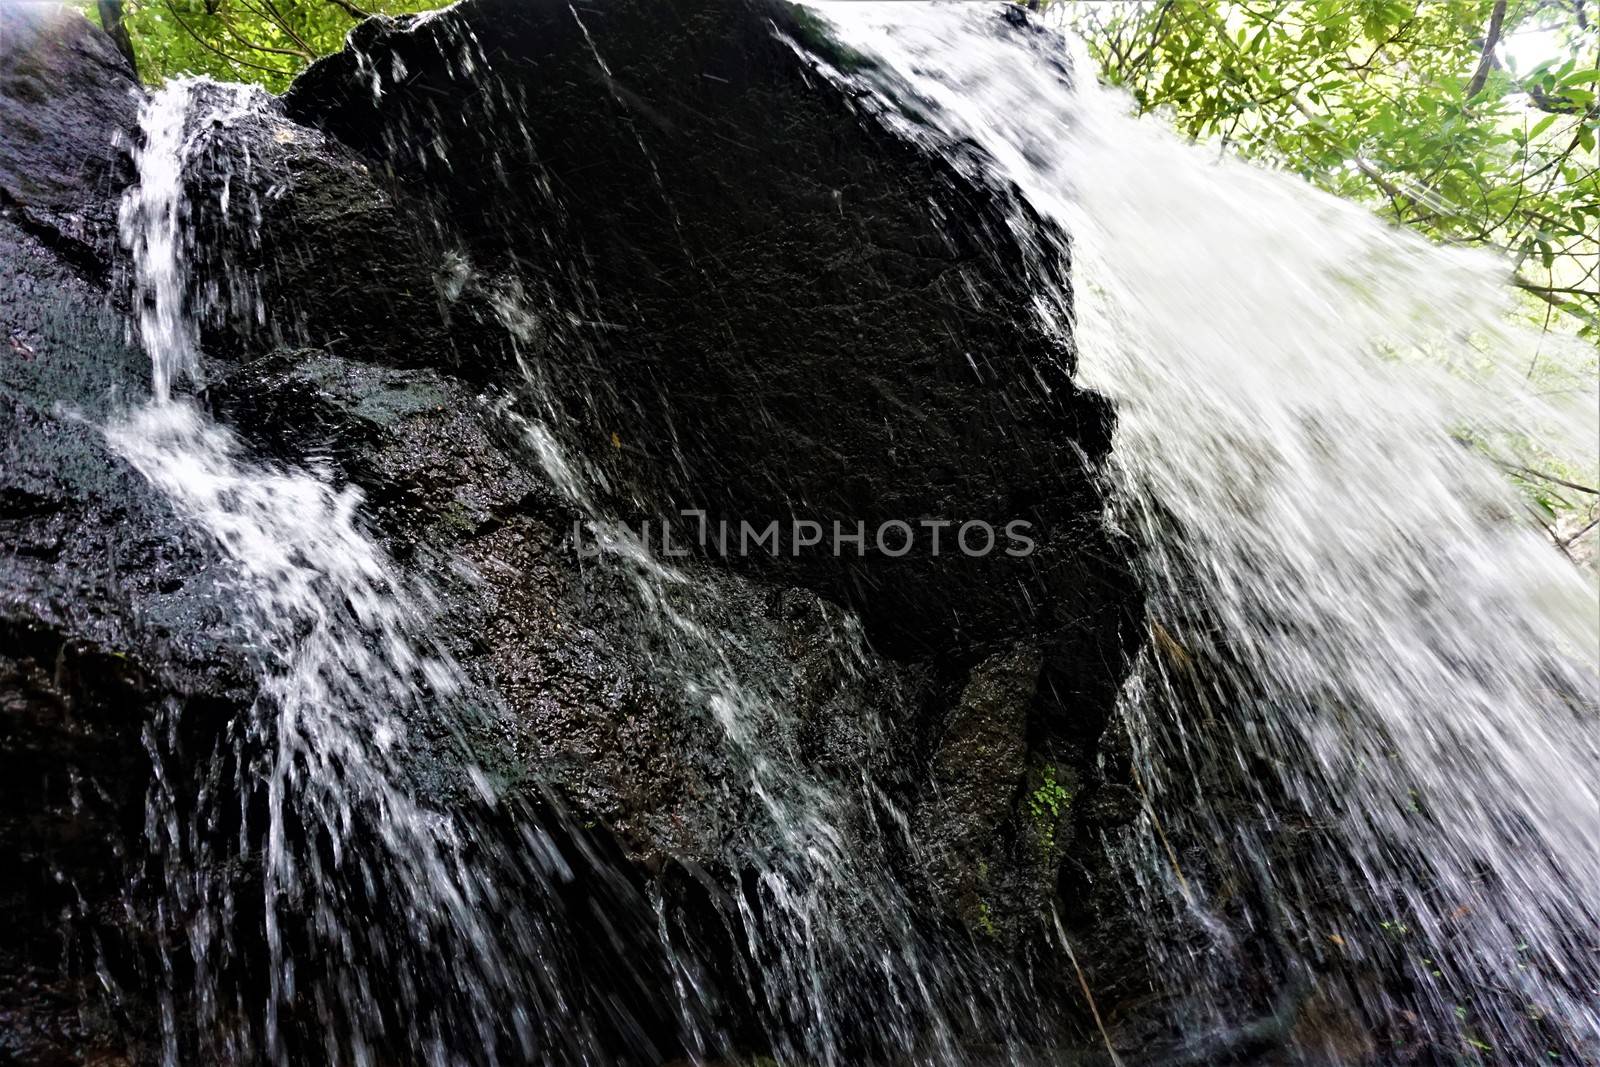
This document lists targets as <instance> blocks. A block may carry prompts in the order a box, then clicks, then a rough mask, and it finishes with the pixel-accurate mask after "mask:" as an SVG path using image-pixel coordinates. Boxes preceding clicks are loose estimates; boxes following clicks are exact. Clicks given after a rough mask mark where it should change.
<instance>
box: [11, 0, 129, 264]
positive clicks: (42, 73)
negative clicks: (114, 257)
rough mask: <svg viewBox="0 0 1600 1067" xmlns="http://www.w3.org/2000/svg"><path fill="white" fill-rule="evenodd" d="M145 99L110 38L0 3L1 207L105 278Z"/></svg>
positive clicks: (57, 10)
mask: <svg viewBox="0 0 1600 1067" xmlns="http://www.w3.org/2000/svg"><path fill="white" fill-rule="evenodd" d="M142 97H143V94H142V93H141V92H140V90H139V86H138V82H137V81H136V80H135V78H134V75H133V68H132V67H130V66H129V65H128V62H127V60H126V59H124V58H123V57H122V55H121V53H119V52H118V51H117V48H116V46H115V45H113V44H112V43H111V41H110V39H109V38H107V37H106V36H105V34H103V33H101V32H99V31H98V30H97V29H95V28H94V27H93V26H91V25H90V24H89V22H88V20H86V19H85V18H84V17H83V16H82V15H81V14H79V13H78V12H76V11H73V10H71V9H70V8H67V7H66V6H64V5H62V4H57V3H39V2H31V0H23V2H20V3H7V4H0V205H3V206H6V207H8V208H9V209H10V212H11V215H12V217H13V219H14V220H15V221H17V222H18V223H19V224H20V225H22V226H23V227H25V228H26V229H28V230H29V231H30V232H32V233H33V234H34V235H35V236H37V237H39V238H41V239H42V240H45V241H46V242H48V243H49V244H50V245H51V247H52V248H54V249H55V250H56V251H57V252H59V253H61V254H62V255H63V256H65V257H66V258H68V259H69V260H70V261H71V262H72V263H73V264H74V265H76V266H78V267H79V268H80V269H86V270H89V271H91V272H103V271H105V270H106V269H108V267H109V266H110V262H111V259H110V254H111V251H112V249H113V248H114V247H115V244H116V233H117V229H116V226H117V194H118V193H119V192H120V191H121V189H122V188H123V186H124V185H126V184H127V183H128V181H129V180H130V178H131V169H130V166H129V162H128V158H127V155H126V153H125V152H124V151H122V149H121V147H119V146H120V145H126V144H127V143H128V141H127V138H128V137H130V136H132V133H133V131H134V129H135V128H136V127H137V125H138V111H139V102H140V100H141V99H142Z"/></svg>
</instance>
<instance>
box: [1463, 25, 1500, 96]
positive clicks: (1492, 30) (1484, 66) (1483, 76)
mask: <svg viewBox="0 0 1600 1067" xmlns="http://www.w3.org/2000/svg"><path fill="white" fill-rule="evenodd" d="M1505 20H1506V0H1495V4H1494V10H1493V11H1491V12H1490V13H1489V32H1488V33H1486V34H1484V36H1483V55H1482V57H1481V58H1479V60H1478V69H1477V70H1475V71H1473V72H1472V80H1471V81H1469V82H1467V91H1466V94H1465V96H1466V99H1468V100H1471V99H1472V98H1473V97H1475V96H1477V95H1478V94H1479V93H1481V92H1483V86H1484V83H1485V82H1487V81H1488V80H1489V71H1490V70H1492V69H1493V68H1494V48H1495V45H1497V44H1499V43H1500V28H1501V26H1503V25H1504V24H1505Z"/></svg>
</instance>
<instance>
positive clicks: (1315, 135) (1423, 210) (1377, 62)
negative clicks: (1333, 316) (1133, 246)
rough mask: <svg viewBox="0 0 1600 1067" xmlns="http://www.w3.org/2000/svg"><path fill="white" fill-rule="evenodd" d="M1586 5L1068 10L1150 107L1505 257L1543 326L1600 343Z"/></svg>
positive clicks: (1399, 3) (1306, 1)
mask: <svg viewBox="0 0 1600 1067" xmlns="http://www.w3.org/2000/svg"><path fill="white" fill-rule="evenodd" d="M1586 2H1587V0H1510V2H1508V0H1158V2H1144V3H1082V4H1071V3H1061V4H1059V5H1057V10H1059V11H1062V12H1064V15H1065V18H1066V19H1067V21H1068V22H1069V23H1070V24H1071V25H1073V26H1074V27H1075V28H1076V29H1077V30H1078V32H1079V33H1080V34H1081V35H1082V36H1083V38H1084V40H1085V43H1086V44H1087V46H1088V48H1089V51H1090V53H1091V54H1092V55H1093V57H1094V58H1095V59H1096V60H1097V61H1098V62H1099V64H1100V66H1101V70H1102V72H1103V76H1104V77H1105V78H1106V79H1107V80H1108V81H1111V82H1113V83H1115V84H1117V85H1121V86H1123V87H1125V88H1126V89H1127V90H1128V91H1129V93H1130V94H1131V95H1132V97H1133V99H1134V101H1135V102H1136V104H1137V106H1138V107H1139V108H1140V109H1142V110H1145V111H1159V112H1162V113H1164V114H1166V115H1168V116H1169V117H1170V119H1171V120H1172V121H1173V122H1174V123H1175V124H1176V125H1177V127H1178V128H1179V129H1180V130H1182V131H1183V132H1185V133H1187V134H1189V135H1190V136H1192V137H1194V138H1196V139H1214V140H1216V141H1217V142H1218V143H1220V144H1221V145H1224V146H1226V147H1227V148H1229V149H1231V150H1233V151H1236V152H1238V153H1240V154H1242V155H1245V156H1248V157H1252V158H1255V159H1258V160H1262V161H1266V162H1269V163H1271V164H1274V165H1279V166H1284V167H1288V168H1292V169H1293V170H1295V171H1298V172H1299V173H1301V174H1302V175H1304V176H1305V177H1306V178H1308V179H1309V180H1311V181H1312V182H1315V183H1316V184H1318V185H1320V186H1323V187H1324V188H1326V189H1329V190H1331V191H1332V192H1335V193H1337V194H1339V195H1341V196H1347V197H1351V198H1354V199H1359V200H1370V201H1374V202H1375V203H1376V205H1377V206H1378V207H1379V209H1380V210H1381V211H1382V212H1384V213H1385V214H1386V215H1388V216H1390V217H1392V218H1393V219H1395V220H1396V221H1397V222H1400V223H1402V224H1405V225H1407V226H1412V227H1415V228H1417V229H1420V230H1422V231H1423V232H1424V233H1427V234H1428V235H1429V236H1431V237H1433V238H1435V239H1438V240H1442V241H1447V242H1451V243H1458V244H1466V245H1482V246H1490V247H1493V248H1497V249H1501V250H1503V251H1504V252H1505V253H1507V254H1508V255H1509V256H1511V257H1512V259H1513V262H1514V263H1515V265H1516V270H1517V274H1516V278H1517V284H1518V285H1520V286H1521V287H1522V288H1523V289H1525V290H1526V291H1527V292H1528V293H1530V294H1531V295H1532V296H1533V297H1535V298H1537V299H1538V300H1540V301H1542V302H1543V303H1542V305H1541V308H1542V310H1543V312H1544V313H1545V314H1546V315H1548V314H1549V313H1551V312H1552V309H1555V308H1559V309H1561V310H1562V311H1565V312H1568V313H1570V314H1571V315H1572V316H1573V318H1574V319H1575V320H1576V323H1577V324H1578V325H1579V326H1580V328H1581V329H1582V330H1583V331H1584V332H1585V333H1586V334H1588V335H1589V336H1591V337H1600V243H1597V241H1600V174H1597V160H1596V133H1597V129H1600V109H1597V106H1596V92H1597V90H1600V85H1597V82H1600V70H1597V69H1596V68H1600V26H1597V25H1596V23H1595V21H1594V15H1597V14H1600V12H1595V13H1591V12H1590V11H1589V10H1587V9H1586V6H1585V5H1586ZM1519 52H1520V53H1522V54H1523V56H1524V61H1523V63H1521V64H1519V63H1518V54H1519ZM1529 53H1532V54H1533V56H1534V57H1535V61H1534V62H1531V63H1530V62H1529V61H1528V55H1529Z"/></svg>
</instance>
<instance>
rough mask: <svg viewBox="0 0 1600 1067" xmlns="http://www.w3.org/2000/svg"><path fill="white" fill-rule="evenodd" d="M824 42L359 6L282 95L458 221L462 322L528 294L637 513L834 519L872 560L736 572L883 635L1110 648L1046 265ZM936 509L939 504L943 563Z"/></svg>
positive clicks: (592, 442)
mask: <svg viewBox="0 0 1600 1067" xmlns="http://www.w3.org/2000/svg"><path fill="white" fill-rule="evenodd" d="M814 32H815V31H814V29H813V28H812V26H811V24H810V23H808V22H806V21H804V20H802V19H801V18H800V16H799V15H797V14H796V13H795V12H793V11H791V10H790V9H788V8H787V7H785V6H782V5H769V4H764V3H749V2H745V0H696V2H693V3H688V4H661V3H650V2H643V0H628V2H617V3H611V4H607V5H604V6H603V7H598V8H592V9H587V10H583V9H574V8H572V7H570V6H569V5H567V4H565V3H559V2H556V0H542V2H535V3H523V2H520V0H515V2H513V0H472V2H470V3H466V4H463V5H459V6H457V7H456V8H453V9H452V10H451V11H450V12H448V13H446V14H443V15H439V16H435V17H430V18H427V19H422V20H401V21H399V22H396V23H392V24H391V23H385V22H381V21H375V22H372V23H368V24H366V25H364V26H363V27H362V28H361V30H360V31H359V32H358V33H357V34H356V35H355V37H354V38H353V39H352V43H351V46H350V47H349V48H348V49H347V50H346V51H345V52H343V53H340V54H339V55H336V56H333V57H330V58H328V59H326V60H324V61H322V62H320V63H318V64H317V65H315V66H314V67H313V68H312V69H311V70H309V71H307V72H306V74H305V75H303V76H302V77H301V78H300V79H299V80H298V81H297V82H296V83H295V85H294V86H293V87H292V89H291V90H290V92H289V93H288V94H287V96H286V98H285V106H286V109H287V111H288V114H289V115H290V116H291V117H292V118H294V119H296V120H298V121H302V122H307V123H310V124H312V125H315V126H316V127H318V128H319V129H321V130H324V131H326V132H327V133H329V134H331V135H332V136H333V137H334V138H336V139H338V140H339V141H341V142H343V143H344V144H347V145H350V146H351V147H353V148H354V149H356V150H357V151H358V152H359V153H361V154H362V156H363V157H364V158H366V159H367V160H368V161H369V162H370V164H371V165H372V167H373V169H374V171H375V172H380V173H383V174H385V175H386V176H389V180H390V181H391V182H392V183H393V187H394V195H395V196H396V197H398V198H401V199H408V198H417V199H423V200H425V201H426V202H427V207H426V208H418V209H417V210H418V213H419V214H423V215H426V216H427V217H429V218H431V219H435V220H441V219H442V220H448V221H447V222H435V224H434V226H435V229H434V230H433V231H432V233H433V234H436V235H437V236H436V238H435V248H436V250H437V254H438V259H437V263H436V267H435V271H436V273H440V274H452V273H453V274H454V275H455V276H457V277H459V279H460V281H459V283H458V285H459V287H460V289H459V293H460V295H459V297H458V299H459V300H460V302H461V307H460V308H458V309H457V310H455V311H454V312H452V313H453V314H454V315H455V316H456V317H457V319H464V318H468V317H470V315H471V313H470V312H468V311H465V310H463V309H465V308H469V307H471V306H472V305H473V304H474V303H476V304H477V305H478V306H481V305H483V304H484V303H489V304H499V305H500V306H501V307H502V308H504V306H505V305H506V304H508V303H514V304H516V305H517V311H518V313H519V314H520V315H521V316H522V318H523V323H524V325H523V327H522V330H523V336H522V337H521V339H520V346H519V347H520V349H521V350H522V352H523V354H524V356H525V357H526V358H529V359H533V360H537V361H538V362H539V363H540V365H541V367H542V368H543V369H544V371H545V373H547V374H548V375H549V377H550V385H551V387H552V389H553V391H554V393H555V394H556V399H557V400H558V401H559V402H560V403H561V404H563V405H564V406H565V407H566V408H567V410H568V412H569V414H570V417H571V419H572V423H573V425H574V427H575V428H576V431H575V432H576V434H577V435H578V436H579V438H580V440H579V443H580V444H581V445H582V447H583V448H584V450H585V451H586V452H587V453H588V454H589V455H590V456H591V457H592V458H593V459H594V460H595V461H596V462H600V463H603V464H605V465H606V466H607V467H608V468H609V469H610V472H611V475H612V480H613V483H614V484H615V485H616V486H618V494H617V495H618V498H619V502H620V504H621V505H622V506H623V507H627V506H630V505H631V503H632V500H633V499H634V498H639V499H643V500H645V501H647V502H648V503H649V506H650V507H651V508H652V509H653V510H654V511H656V512H657V513H661V512H664V513H666V514H669V515H670V514H673V513H675V512H676V510H677V509H679V508H688V509H704V510H705V511H707V512H708V513H709V515H710V518H711V521H712V523H713V525H715V523H717V522H718V521H719V520H722V519H726V520H728V521H729V522H730V523H732V524H734V527H735V528H736V529H737V526H738V523H740V522H748V523H751V524H752V525H753V526H754V527H756V528H757V529H761V528H765V526H766V525H767V523H769V522H771V521H773V520H777V521H779V522H780V523H789V522H790V521H791V520H793V519H801V520H815V521H818V522H821V523H822V524H823V526H824V529H825V530H826V531H828V532H829V533H828V536H829V537H830V538H831V531H832V529H833V524H834V523H836V522H837V523H840V524H841V525H842V528H843V529H844V531H846V532H847V533H851V532H854V531H856V530H857V529H858V524H863V523H864V524H865V528H866V530H867V531H868V542H869V543H868V548H867V551H866V554H865V556H861V555H857V554H856V551H855V549H853V548H850V547H847V548H846V549H845V552H844V554H843V555H842V556H840V557H835V556H834V555H833V554H832V553H830V552H807V553H803V554H801V555H800V556H799V558H795V557H794V556H792V555H790V556H786V557H785V558H783V559H781V560H773V559H772V558H771V557H770V556H760V557H758V558H754V559H750V560H746V561H744V562H745V563H746V564H747V565H749V566H751V567H753V568H755V569H756V570H757V571H758V572H761V571H765V572H771V571H774V570H777V571H780V572H782V574H783V577H781V578H779V580H782V581H787V582H790V583H798V584H804V585H807V586H809V587H811V588H813V589H816V590H817V591H818V592H821V593H823V594H824V595H827V596H830V597H832V598H835V599H839V600H842V601H846V602H848V603H850V604H851V605H852V606H853V607H855V608H857V609H858V610H860V611H861V612H862V613H863V615H864V617H865V620H866V622H867V625H868V628H869V631H870V632H871V633H872V635H873V637H874V639H875V640H876V641H877V642H878V643H879V644H880V645H882V646H884V647H886V648H890V647H892V648H896V649H902V650H906V651H924V650H935V651H939V652H943V653H946V654H949V653H956V654H961V650H966V649H971V648H972V647H974V646H975V645H977V644H982V643H988V642H997V641H999V642H1003V641H1005V640H1008V639H1009V638H1010V636H1012V635H1013V633H1014V632H1015V631H1016V630H1017V629H1018V628H1019V627H1020V628H1022V629H1024V630H1026V631H1028V632H1036V633H1043V634H1045V635H1048V638H1047V639H1048V640H1049V641H1051V642H1053V641H1055V640H1059V641H1061V642H1063V643H1064V644H1068V645H1078V644H1085V643H1086V644H1088V645H1089V646H1090V647H1088V648H1086V649H1084V650H1083V651H1085V652H1087V653H1088V655H1087V656H1085V657H1084V661H1085V664H1088V663H1098V662H1115V661H1116V659H1117V658H1118V654H1117V645H1118V643H1119V642H1118V640H1117V638H1116V631H1117V627H1118V620H1117V615H1118V612H1119V611H1120V610H1121V609H1122V607H1123V606H1124V605H1125V604H1126V603H1127V601H1128V600H1129V593H1128V590H1129V582H1128V581H1127V580H1126V577H1125V575H1123V574H1122V573H1121V569H1120V565H1119V563H1118V562H1117V561H1118V560H1119V559H1120V557H1121V555H1122V553H1121V551H1120V550H1119V549H1118V548H1117V547H1116V546H1115V545H1113V544H1112V543H1111V542H1110V541H1109V539H1108V538H1107V536H1106V534H1105V532H1104V530H1103V528H1102V527H1101V526H1100V525H1099V523H1098V522H1097V521H1095V519H1094V517H1095V516H1097V515H1098V511H1099V501H1100V497H1099V491H1098V489H1097V488H1096V487H1095V485H1094V482H1093V474H1092V467H1093V464H1094V462H1095V461H1096V460H1097V459H1098V458H1099V457H1101V456H1102V455H1103V454H1104V452H1105V451H1106V449H1107V447H1108V440H1109V433H1110V421H1111V417H1110V412H1109V408H1108V406H1107V405H1106V404H1105V403H1104V402H1103V401H1102V400H1101V399H1100V398H1098V397H1096V396H1095V395H1093V394H1090V393H1086V392H1084V391H1082V390H1079V389H1078V388H1077V387H1076V386H1074V385H1073V383H1072V381H1071V377H1070V375H1071V371H1072V364H1073V359H1074V355H1073V353H1072V351H1071V350H1070V348H1069V347H1068V346H1067V345H1066V343H1065V342H1064V341H1063V340H1062V339H1060V338H1059V337H1055V336H1052V335H1049V334H1047V333H1046V332H1045V331H1044V330H1043V329H1042V328H1041V327H1040V326H1038V325H1037V319H1036V316H1035V315H1034V313H1033V299H1034V297H1035V295H1036V293H1037V292H1038V291H1040V290H1041V289H1042V288H1044V287H1045V286H1047V285H1048V286H1051V287H1059V286H1061V285H1062V284H1063V282H1062V278H1063V275H1064V271H1065V265H1064V264H1063V263H1060V262H1058V261H1057V260H1055V259H1054V258H1053V255H1052V254H1046V253H1042V252H1040V251H1038V250H1037V248H1035V247H1034V246H1032V245H1029V244H1025V243H1023V241H1021V240H1019V238H1018V237H1017V236H1016V235H1015V234H1014V233H1013V232H1012V228H1011V226H1010V215H1011V213H1012V212H1013V211H1018V210H1023V211H1024V212H1025V209H1023V208H1021V207H1020V205H1018V204H1017V203H1016V202H1015V201H1014V200H1013V199H1012V196H1011V193H1010V192H1009V191H1006V190H998V189H992V188H989V187H987V186H985V185H983V184H982V183H981V182H979V181H976V180H974V179H973V178H971V177H969V176H968V175H966V174H964V173H962V172H960V171H958V170H957V168H956V167H955V166H953V165H952V164H950V163H948V162H946V161H944V160H942V159H940V158H938V157H936V156H935V155H934V154H932V153H929V152H927V151H925V150H923V149H922V148H920V147H917V146H914V145H912V144H910V143H908V142H906V141H904V140H902V139H901V138H899V137H896V136H893V135H892V134H890V133H889V132H888V131H887V128H886V126H885V125H884V123H883V121H882V119H881V118H880V117H876V116H874V115H872V114H869V113H867V112H865V111H864V110H863V109H862V108H861V107H860V106H858V105H857V104H856V103H855V102H854V101H853V100H852V98H851V97H850V95H849V94H848V93H847V92H846V91H845V90H844V89H843V88H841V87H840V86H837V85H835V84H833V83H832V82H830V81H829V80H828V79H826V78H825V77H823V76H822V75H821V74H820V73H818V72H817V71H816V70H815V69H814V68H813V66H812V64H811V62H809V61H808V60H807V59H805V58H804V57H803V56H802V55H801V54H800V53H798V52H797V50H796V49H795V47H793V45H792V43H791V41H792V40H793V39H795V38H810V37H812V36H814ZM297 202H298V197H297V198H295V200H293V201H286V205H287V206H288V207H289V208H290V209H292V208H293V206H294V204H295V203H297ZM1039 225H1043V224H1042V223H1039ZM513 275H514V276H515V277H516V278H517V279H518V285H517V288H516V290H515V291H514V292H513V291H511V289H510V288H509V287H508V285H507V282H506V279H507V278H508V277H510V276H513ZM281 280H282V284H283V285H284V286H285V288H286V289H287V290H289V291H291V292H294V293H297V294H305V293H312V292H316V291H317V286H315V285H314V284H309V283H310V282H311V279H310V278H307V277H306V276H305V275H304V274H303V273H296V272H291V273H288V274H285V275H283V276H282V279H281ZM423 287H424V283H423V282H421V281H419V282H417V283H416V284H415V285H414V288H419V289H420V288H423ZM300 299H305V297H304V296H301V297H300ZM480 317H481V316H480ZM309 340H311V341H312V342H313V343H319V344H320V343H323V339H322V338H316V337H313V338H310V339H309ZM453 344H454V358H455V359H457V360H459V361H460V363H461V365H462V367H463V370H464V372H465V373H475V374H494V373H497V372H498V371H501V370H502V369H503V368H505V367H507V366H508V364H509V363H510V356H509V354H508V352H507V351H506V345H505V344H504V341H503V338H502V339H498V340H497V339H495V338H494V337H492V336H491V335H488V334H485V333H484V332H482V331H479V330H473V329H464V330H463V329H458V330H456V331H455V333H454V340H453ZM406 357H407V353H405V352H403V351H401V352H394V353H391V354H390V356H389V358H390V359H396V358H399V359H404V358H406ZM1086 517H1087V518H1088V521H1085V518H1086ZM895 520H898V521H902V522H907V523H910V524H912V525H913V526H914V527H917V533H918V535H919V536H918V538H917V542H916V547H915V548H914V549H913V550H912V551H911V552H910V553H909V554H908V555H906V556H904V557H903V558H895V557H892V556H889V555H886V554H885V553H883V552H880V551H879V550H878V548H877V547H876V545H875V544H873V541H874V540H875V538H874V536H873V535H874V533H875V531H876V530H877V529H878V527H879V525H880V524H881V523H884V522H888V521H895ZM923 520H932V521H943V522H948V523H952V524H953V525H951V526H949V527H947V528H945V529H944V530H943V545H942V550H941V552H940V554H939V555H938V556H935V555H934V554H933V550H932V533H931V532H930V531H929V530H927V529H925V528H922V527H920V525H919V524H920V523H921V522H922V521H923ZM969 520H982V521H985V522H988V523H991V524H993V525H994V526H995V527H996V528H1003V527H1004V526H1005V524H1006V523H1007V522H1010V521H1012V520H1025V521H1027V522H1029V523H1031V524H1032V527H1033V529H1034V530H1035V531H1036V535H1037V537H1038V539H1039V540H1040V541H1041V542H1042V543H1043V544H1044V545H1045V546H1046V547H1045V549H1044V550H1043V551H1040V552H1038V553H1036V554H1035V555H1033V556H1031V557H1028V558H1025V559H1017V558H1012V557H1010V556H1008V555H1006V554H1005V552H1004V549H1005V548H1006V547H1007V546H1008V545H1009V544H1011V542H1009V541H1007V540H1006V538H1005V537H1004V535H1003V534H1002V535H1001V536H1000V538H999V543H998V545H997V546H996V547H995V548H994V549H993V550H991V551H990V552H989V553H988V554H987V555H985V556H984V558H982V559H973V558H968V557H966V556H964V555H962V554H960V553H959V552H958V551H956V549H955V539H956V537H957V535H958V529H959V527H960V525H961V524H962V523H965V522H967V521H969ZM901 536H903V535H902V534H900V533H898V532H892V533H891V534H890V536H889V540H888V542H887V544H888V546H889V548H890V550H891V551H897V550H898V547H899V545H898V538H899V537H901ZM969 540H970V541H971V543H972V544H973V545H974V546H975V547H981V545H982V543H983V538H981V537H980V536H978V534H977V532H976V531H974V532H973V533H971V534H970V535H969ZM1084 635H1088V639H1087V641H1085V640H1084ZM1078 653H1079V648H1077V647H1073V648H1071V649H1070V654H1071V655H1073V656H1074V657H1075V658H1076V657H1077V656H1078ZM1079 673H1083V670H1082V669H1081V668H1080V670H1079Z"/></svg>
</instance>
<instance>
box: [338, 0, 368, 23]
mask: <svg viewBox="0 0 1600 1067" xmlns="http://www.w3.org/2000/svg"><path fill="white" fill-rule="evenodd" d="M328 3H330V4H332V5H333V6H334V7H336V8H338V9H339V10H340V11H343V12H344V13H345V14H346V15H349V16H350V17H351V18H353V19H369V18H371V17H372V13H371V12H368V11H363V10H361V9H360V8H359V7H357V6H356V5H354V4H352V3H351V2H350V0H328Z"/></svg>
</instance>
